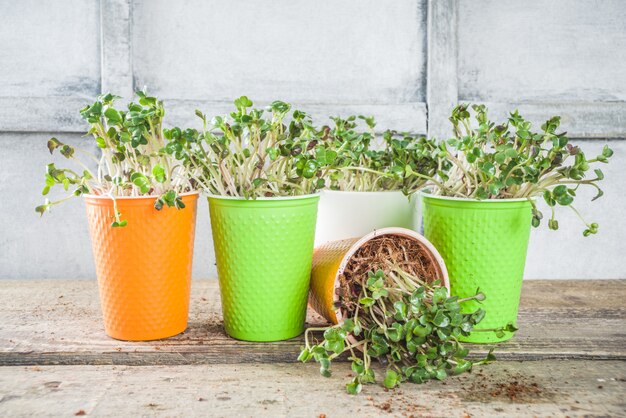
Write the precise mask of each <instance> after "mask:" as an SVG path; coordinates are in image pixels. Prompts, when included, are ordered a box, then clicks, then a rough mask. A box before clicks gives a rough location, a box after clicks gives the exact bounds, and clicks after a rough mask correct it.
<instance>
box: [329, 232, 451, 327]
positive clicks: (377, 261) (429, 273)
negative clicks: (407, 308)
mask: <svg viewBox="0 0 626 418" xmlns="http://www.w3.org/2000/svg"><path fill="white" fill-rule="evenodd" d="M391 268H398V269H401V270H402V271H404V272H406V273H408V274H410V275H412V276H415V277H417V278H419V279H421V280H423V281H424V282H433V281H435V280H436V279H438V278H440V277H439V276H440V274H439V268H438V266H437V265H436V264H435V262H434V261H433V259H432V257H431V256H430V254H429V250H428V249H427V248H425V247H424V245H423V244H422V243H420V242H419V241H417V240H415V239H411V238H408V237H404V236H401V235H392V234H389V235H382V236H380V237H376V238H374V239H372V240H370V241H368V242H367V243H365V244H364V245H363V246H362V247H361V248H359V249H358V250H357V251H356V252H355V253H354V254H353V255H352V257H350V259H349V260H348V263H347V264H346V267H345V269H344V270H343V273H342V274H341V275H339V288H338V289H337V290H336V292H337V295H338V296H339V301H338V302H339V303H338V306H337V307H339V308H340V309H341V310H342V313H343V315H344V317H348V318H349V317H351V316H352V314H353V313H354V311H355V310H356V307H357V305H358V298H359V297H360V295H361V290H362V287H363V285H364V283H365V282H366V281H367V278H368V274H369V272H375V271H377V270H382V271H383V272H385V276H387V275H388V273H389V271H390V270H391Z"/></svg>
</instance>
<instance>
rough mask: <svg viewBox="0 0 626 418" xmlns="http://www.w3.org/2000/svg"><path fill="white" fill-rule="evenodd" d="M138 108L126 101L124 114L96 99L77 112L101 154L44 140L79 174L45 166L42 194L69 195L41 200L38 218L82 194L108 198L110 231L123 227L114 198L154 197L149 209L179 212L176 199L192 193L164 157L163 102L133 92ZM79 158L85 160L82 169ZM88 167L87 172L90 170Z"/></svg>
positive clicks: (110, 101) (106, 98)
mask: <svg viewBox="0 0 626 418" xmlns="http://www.w3.org/2000/svg"><path fill="white" fill-rule="evenodd" d="M136 94H137V96H138V99H139V100H138V103H135V102H131V103H129V104H128V109H127V110H119V109H117V108H115V107H114V102H115V101H116V100H117V99H119V97H117V96H114V95H112V94H103V95H100V96H98V98H97V100H96V101H95V102H94V103H93V104H92V105H89V106H86V107H85V108H83V109H82V110H81V111H80V114H81V116H82V118H83V119H84V120H85V121H87V123H89V130H88V132H87V135H86V136H89V135H91V136H92V138H93V140H94V141H95V144H96V146H97V147H98V148H99V149H100V155H99V156H95V155H93V154H92V153H90V152H88V151H86V150H83V149H82V148H79V147H72V146H70V145H68V144H65V143H63V142H61V141H60V140H58V139H57V138H51V139H50V140H49V141H48V150H49V151H50V154H53V153H54V151H56V150H58V151H59V153H60V154H61V155H62V156H63V157H65V158H67V159H70V160H73V161H75V162H76V163H77V164H78V165H79V166H80V167H81V168H82V169H83V171H82V173H79V172H76V171H74V170H72V169H67V168H57V167H56V166H55V164H54V163H51V164H48V166H47V168H46V174H45V186H44V188H43V190H42V194H43V195H44V196H45V195H48V193H49V192H50V190H51V189H52V188H53V187H54V186H56V185H60V186H62V187H63V189H64V190H65V191H70V189H72V193H71V194H70V195H69V196H67V197H65V198H63V199H61V200H58V201H49V200H48V199H46V200H45V202H44V204H43V205H40V206H37V208H35V210H36V212H37V213H39V214H41V215H43V214H44V213H45V212H46V211H48V210H50V208H51V207H52V206H54V205H57V204H59V203H61V202H64V201H66V200H68V199H71V198H72V197H75V196H81V195H84V194H94V195H100V196H109V197H110V198H111V199H113V202H114V215H113V219H112V223H111V226H113V227H122V226H125V225H126V224H127V221H126V220H122V219H121V217H122V214H121V213H120V212H119V211H118V210H117V202H116V200H115V198H116V197H120V196H155V203H154V207H155V208H156V209H157V210H160V209H161V208H162V207H163V206H164V205H167V206H168V207H176V208H178V209H182V208H184V207H185V205H184V203H183V201H182V199H181V197H180V194H181V193H184V192H188V191H191V190H193V184H192V182H191V181H190V180H189V178H188V176H187V175H186V173H185V171H184V167H183V166H182V165H180V164H178V163H177V162H176V161H175V160H174V159H173V158H172V157H171V156H170V155H169V154H168V153H166V152H164V149H165V147H166V140H165V138H164V135H163V128H162V123H163V116H164V114H165V109H164V107H163V102H161V101H160V100H158V99H157V98H156V97H150V96H148V95H146V93H145V92H144V91H138V92H137V93H136ZM79 156H85V157H86V158H87V159H88V160H89V161H90V164H89V165H87V164H86V163H85V162H84V161H83V160H81V159H80V158H79ZM94 166H95V169H94V168H91V167H94Z"/></svg>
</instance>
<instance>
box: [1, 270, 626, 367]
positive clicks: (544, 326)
mask: <svg viewBox="0 0 626 418" xmlns="http://www.w3.org/2000/svg"><path fill="white" fill-rule="evenodd" d="M625 298H626V280H590V281H587V280H578V281H576V280H572V281H549V280H536V281H535V280H531V281H526V282H524V287H523V294H522V303H521V308H520V318H519V324H518V325H519V327H520V331H519V332H518V335H517V336H516V337H515V338H514V339H512V340H511V341H509V342H507V343H504V344H500V345H498V346H497V348H496V353H497V357H498V358H500V359H508V360H539V359H626V333H625V332H624V329H625V327H624V326H625V325H626V308H625V307H624V305H623V300H624V299H625ZM0 306H2V310H0V365H34V364H44V365H45V364H66V365H67V364H77V365H81V364H94V365H104V364H109V365H114V364H125V365H150V364H212V363H230V364H233V363H253V362H254V363H258V362H261V363H263V362H265V363H267V362H271V363H275V362H294V361H296V357H297V355H298V352H299V349H300V347H301V346H302V338H301V337H298V338H294V339H292V340H289V341H283V342H277V343H271V344H265V343H248V342H242V341H237V340H233V339H231V338H229V337H228V336H226V334H225V333H224V331H223V327H222V320H221V306H220V300H219V292H218V287H217V281H215V280H194V282H193V286H192V298H191V307H190V317H189V327H188V329H187V330H186V331H185V332H184V333H182V334H180V335H178V336H176V337H173V338H170V339H167V340H162V341H152V342H141V343H131V342H124V341H117V340H113V339H111V338H109V337H107V336H106V335H105V333H104V330H103V326H102V323H101V318H100V311H99V302H98V296H97V286H96V283H95V281H86V280H85V281H80V280H34V281H16V280H3V281H0ZM308 323H309V324H310V325H316V326H318V325H321V324H323V323H324V321H323V319H322V318H321V317H319V316H318V315H316V314H315V313H313V312H312V311H309V316H308ZM488 348H489V347H486V346H476V347H473V352H475V354H476V355H477V356H479V355H483V354H484V353H485V352H486V350H487V349H488Z"/></svg>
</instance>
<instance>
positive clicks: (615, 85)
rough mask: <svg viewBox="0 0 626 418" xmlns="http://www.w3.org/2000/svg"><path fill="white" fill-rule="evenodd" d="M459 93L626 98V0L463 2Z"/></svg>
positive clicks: (491, 97) (488, 97) (496, 97)
mask: <svg viewBox="0 0 626 418" xmlns="http://www.w3.org/2000/svg"><path fill="white" fill-rule="evenodd" d="M458 35H459V40H458V43H459V45H458V54H459V61H458V77H459V98H460V99H461V100H473V101H477V100H480V101H491V102H520V101H533V102H557V101H566V102H580V101H585V102H589V101H624V100H626V71H625V69H624V68H625V67H624V63H625V62H626V4H625V3H624V1H622V0H601V1H600V0H551V1H543V0H529V1H515V0H504V1H502V0H484V1H480V2H476V1H463V0H462V1H460V2H459V16H458Z"/></svg>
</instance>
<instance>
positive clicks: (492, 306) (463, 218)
mask: <svg viewBox="0 0 626 418" xmlns="http://www.w3.org/2000/svg"><path fill="white" fill-rule="evenodd" d="M472 111H473V113H474V117H473V118H472ZM472 119H473V120H472ZM450 121H451V122H452V125H453V128H454V136H453V137H452V138H450V139H448V140H447V141H443V142H441V143H440V146H439V158H440V163H439V166H440V170H439V171H438V173H437V176H436V177H435V178H434V179H433V180H432V185H433V186H432V188H431V190H430V193H423V194H422V196H421V212H422V220H423V228H424V235H425V236H426V238H427V239H428V240H429V241H431V242H432V243H433V244H434V245H435V247H437V249H438V250H439V252H440V253H441V255H442V257H443V258H444V260H445V262H446V266H447V267H448V272H449V274H450V286H451V292H452V294H453V295H455V296H458V297H461V298H464V297H467V296H469V295H472V294H474V293H475V292H476V291H477V289H479V290H480V291H482V292H484V293H485V294H487V295H489V298H488V299H487V300H486V301H482V302H480V303H479V302H478V301H473V302H470V303H467V304H466V305H465V306H464V309H465V310H467V311H471V310H473V309H476V308H477V307H479V306H480V307H482V308H483V309H484V310H485V311H486V315H485V318H484V319H483V321H482V322H481V323H480V324H479V325H477V326H476V327H475V329H474V331H473V332H472V333H471V334H470V335H468V336H462V337H461V339H462V340H463V341H470V342H474V343H492V342H499V341H505V340H508V339H510V338H511V337H512V336H513V333H514V331H515V330H516V321H517V311H518V306H519V300H520V293H521V286H522V279H523V274H524V265H525V261H526V252H527V247H528V240H529V235H530V227H531V225H532V226H534V227H538V226H539V225H540V224H541V222H542V219H543V216H544V215H543V213H542V212H541V211H540V209H539V207H538V201H539V200H543V201H544V202H545V203H546V205H547V207H548V208H549V210H550V217H549V219H548V227H549V228H550V229H553V230H556V229H558V227H559V224H558V221H557V220H556V218H555V215H556V211H555V209H556V208H557V207H559V206H564V207H569V208H570V209H571V210H573V211H574V212H575V213H576V214H577V215H578V216H579V217H580V219H581V220H583V222H584V224H585V229H584V231H583V235H584V236H588V235H591V234H595V233H596V232H597V231H598V224H596V223H588V222H586V221H584V219H583V218H582V217H581V216H580V214H579V213H578V211H577V210H576V209H575V208H574V207H573V206H572V204H573V202H574V199H575V198H576V194H577V191H578V190H579V188H580V187H591V188H594V189H596V191H597V194H596V196H595V197H594V198H593V200H596V199H598V198H599V197H601V196H602V190H601V189H600V187H599V186H598V182H599V181H601V180H602V179H603V178H604V175H603V173H602V171H601V170H600V169H599V168H597V165H599V164H602V163H607V162H608V160H609V158H610V157H611V156H612V154H613V152H612V151H611V149H610V148H609V147H608V146H605V147H604V149H603V150H602V153H601V154H600V155H598V156H596V157H595V158H587V157H586V155H585V154H584V152H583V151H582V150H581V149H580V148H579V147H577V146H573V145H572V144H570V143H569V140H568V138H567V137H566V134H565V133H564V132H558V131H557V130H558V128H559V125H560V118H559V117H558V116H555V117H552V118H551V119H549V120H548V121H546V122H545V123H544V124H543V125H542V126H541V129H540V130H539V131H537V132H536V131H533V130H532V126H531V123H530V122H529V121H527V120H525V119H524V118H523V117H522V116H520V115H519V113H518V112H517V111H515V112H512V113H511V114H510V115H509V117H508V119H507V121H506V122H504V123H502V124H495V123H494V122H492V121H490V120H489V119H488V116H487V109H486V108H485V106H483V105H474V106H471V107H470V106H469V105H464V104H463V105H459V106H457V107H456V108H454V110H453V112H452V116H451V117H450ZM494 328H499V329H503V331H501V332H498V333H493V332H484V331H486V330H491V329H494Z"/></svg>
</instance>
